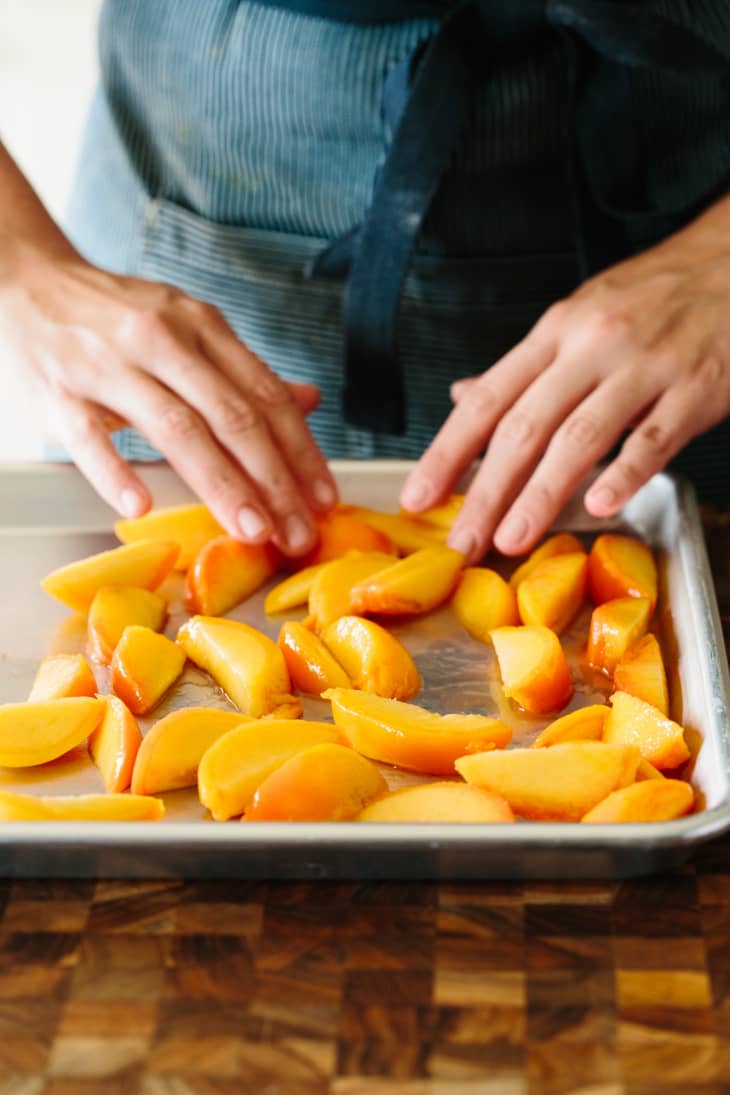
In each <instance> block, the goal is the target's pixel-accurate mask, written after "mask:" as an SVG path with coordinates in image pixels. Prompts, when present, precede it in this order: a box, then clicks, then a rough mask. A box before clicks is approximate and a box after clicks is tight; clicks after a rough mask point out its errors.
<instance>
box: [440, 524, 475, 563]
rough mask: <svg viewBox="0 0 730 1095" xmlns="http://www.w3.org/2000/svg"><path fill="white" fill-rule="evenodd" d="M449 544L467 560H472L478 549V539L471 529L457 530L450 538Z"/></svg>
mask: <svg viewBox="0 0 730 1095" xmlns="http://www.w3.org/2000/svg"><path fill="white" fill-rule="evenodd" d="M447 543H448V545H449V547H450V548H453V549H454V551H460V552H461V554H462V555H463V556H464V558H466V559H471V557H472V556H473V555H474V553H475V552H476V549H477V538H476V536H475V534H474V533H473V532H472V530H471V529H468V528H460V529H455V530H454V531H453V532H452V533H451V535H450V536H449V538H448V540H447Z"/></svg>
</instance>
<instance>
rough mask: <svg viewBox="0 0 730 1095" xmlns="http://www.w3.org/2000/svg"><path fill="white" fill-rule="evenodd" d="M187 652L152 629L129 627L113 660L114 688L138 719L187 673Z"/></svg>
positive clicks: (112, 676) (119, 643)
mask: <svg viewBox="0 0 730 1095" xmlns="http://www.w3.org/2000/svg"><path fill="white" fill-rule="evenodd" d="M184 665H185V652H184V651H183V650H182V649H181V647H179V646H178V645H177V643H174V642H173V641H172V639H167V638H165V636H164V635H158V634H157V633H156V632H154V631H152V630H151V629H150V628H149V627H138V626H137V625H134V624H133V625H132V626H131V627H126V628H125V629H124V633H123V634H122V637H121V639H120V640H119V642H118V644H117V648H116V650H115V651H114V657H113V658H112V665H111V684H112V689H113V691H114V693H115V694H116V695H117V696H119V698H120V699H121V700H124V702H125V703H126V705H127V707H128V708H129V710H130V711H131V712H132V713H133V714H134V715H146V714H147V712H148V711H151V710H152V708H153V707H156V705H157V704H158V703H159V702H160V700H161V699H162V697H163V696H164V694H165V692H167V690H168V688H170V687H171V686H172V685H173V684H174V683H175V681H176V680H177V678H178V677H179V676H180V674H181V673H182V671H183V666H184Z"/></svg>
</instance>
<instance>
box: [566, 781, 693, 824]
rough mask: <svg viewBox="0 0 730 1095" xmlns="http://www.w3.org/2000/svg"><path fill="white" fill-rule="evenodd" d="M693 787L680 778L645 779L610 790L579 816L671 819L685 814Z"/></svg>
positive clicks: (600, 821)
mask: <svg viewBox="0 0 730 1095" xmlns="http://www.w3.org/2000/svg"><path fill="white" fill-rule="evenodd" d="M694 800H695V796H694V791H693V790H692V788H691V787H690V785H689V783H685V782H684V780H682V779H662V780H657V779H649V780H645V781H644V782H643V783H632V784H631V786H630V787H622V788H621V790H619V791H612V792H611V794H610V795H607V796H606V798H604V800H603V802H599V803H598V805H596V806H594V807H593V809H592V810H589V811H588V813H587V814H586V815H585V817H584V818H583V821H585V822H588V823H589V824H591V823H593V824H598V825H602V824H605V823H606V822H615V821H624V822H636V821H638V822H641V821H672V820H673V819H674V818H676V817H683V816H684V815H685V814H688V813H689V812H690V810H691V809H692V807H693V805H694Z"/></svg>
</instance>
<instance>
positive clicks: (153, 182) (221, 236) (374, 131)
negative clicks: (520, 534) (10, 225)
mask: <svg viewBox="0 0 730 1095" xmlns="http://www.w3.org/2000/svg"><path fill="white" fill-rule="evenodd" d="M299 6H301V5H299ZM492 6H493V7H494V8H495V9H499V8H500V5H499V4H498V3H495V4H493V5H492ZM559 6H560V5H557V7H559ZM677 6H678V5H677V4H676V3H675V4H663V5H661V7H662V10H663V9H668V8H673V7H677ZM503 7H504V8H507V7H509V8H514V7H515V5H514V4H513V3H512V4H506V5H503ZM604 7H605V5H604ZM697 7H698V9H699V8H703V9H704V8H705V7H707V9H708V10H709V9H710V8H712V9H713V15H712V19H709V18H708V23H707V28H706V29H707V31H708V38H709V37H711V38H712V40H713V41H714V42H716V43H718V42H719V44H720V46H721V47H722V48H724V49H726V52H727V54H728V55H730V14H729V15H728V16H724V17H723V16H722V15H721V14H718V10H717V9H718V5H717V4H714V5H711V4H709V2H708V3H707V4H706V5H701V4H698V5H697ZM682 10H684V5H682ZM713 20H714V22H713ZM441 26H442V23H441V22H440V21H439V20H437V19H435V18H415V19H406V20H399V21H398V22H392V23H379V24H376V25H368V24H359V23H350V22H339V21H336V20H334V19H328V18H323V17H321V16H317V15H311V14H305V13H302V12H300V11H291V10H285V6H284V5H282V6H279V5H273V4H267V3H247V2H236V0H206V2H200V0H156V3H155V4H154V5H152V4H148V3H145V2H144V0H106V2H105V4H104V7H103V10H102V15H101V21H100V58H101V73H102V78H101V83H100V87H99V89H98V92H97V95H96V98H95V101H94V104H93V107H92V111H91V115H90V118H89V123H88V126H87V132H86V137H85V142H84V146H83V150H82V155H81V161H80V166H79V172H78V176H77V183H76V187H75V191H74V196H73V201H72V205H71V209H70V215H69V221H68V228H69V233H70V235H71V237H72V239H73V240H74V242H75V244H76V245H77V246H78V247H79V249H80V250H81V251H82V252H83V253H84V254H85V255H86V256H87V257H88V258H89V259H90V260H91V261H92V262H94V263H96V264H98V265H100V266H103V267H105V268H107V269H110V270H113V271H117V272H120V273H127V274H134V275H137V276H141V277H146V278H150V279H153V280H161V281H166V282H169V283H172V284H175V285H177V286H179V287H180V288H182V289H184V290H185V291H187V292H189V293H191V294H192V295H194V296H197V297H199V298H201V299H204V300H209V301H211V302H212V303H214V304H215V305H216V306H217V307H219V308H220V309H221V311H222V312H223V313H224V315H225V316H226V318H227V319H228V321H229V323H230V324H231V325H232V327H233V328H234V329H235V331H236V332H237V334H238V335H239V337H240V338H242V339H243V340H244V341H245V342H246V343H247V344H248V345H249V346H250V347H251V348H252V349H253V350H254V351H255V352H256V353H257V354H259V356H261V357H262V358H263V359H264V360H265V361H267V363H268V364H269V365H270V366H271V367H272V368H273V369H274V370H275V371H277V372H278V373H279V374H280V375H282V376H283V377H285V378H287V379H293V380H303V381H313V382H315V383H317V384H319V385H320V386H321V388H322V395H323V398H322V403H321V406H320V408H319V409H318V410H317V411H316V412H315V413H314V414H313V415H311V416H310V419H309V421H310V425H311V428H312V432H313V433H314V436H315V437H316V439H317V441H318V443H319V444H320V445H321V447H322V449H323V451H324V452H325V454H326V455H327V456H329V457H342V456H345V457H365V458H366V457H381V456H383V457H385V456H389V457H417V456H419V455H420V454H421V452H422V451H423V449H424V447H425V446H426V445H427V444H428V442H429V441H430V440H431V438H432V437H433V435H434V434H435V432H436V431H437V430H438V428H439V426H440V425H441V424H442V422H443V419H444V418H445V416H446V414H447V413H448V410H449V407H450V400H449V386H450V384H451V382H452V381H453V380H455V379H458V378H459V377H461V376H465V375H471V374H474V373H479V372H482V371H483V370H484V369H485V368H486V367H488V366H489V365H490V364H491V363H492V362H494V361H495V360H497V359H498V358H499V357H501V356H502V354H504V353H505V352H506V351H507V350H508V349H510V348H511V346H513V345H514V343H515V342H517V341H518V340H519V339H520V338H522V337H524V335H525V334H526V333H527V331H528V330H529V329H530V327H531V326H532V324H533V323H534V322H535V321H536V320H537V319H538V318H539V316H540V315H541V314H542V312H543V311H544V310H545V309H546V308H547V307H548V306H549V305H550V304H551V303H553V302H554V301H555V300H557V299H560V298H561V297H563V296H566V295H567V294H568V293H570V292H571V290H572V289H573V288H575V286H576V285H577V284H579V282H580V281H581V279H582V277H583V276H585V273H586V272H587V271H586V269H585V256H584V255H582V254H581V248H580V240H579V235H580V233H577V232H576V208H575V193H576V182H575V167H576V165H575V163H574V162H573V160H572V158H571V155H570V149H567V148H566V117H567V119H568V122H569V124H570V125H571V126H572V125H573V123H574V122H575V123H576V124H575V129H576V132H578V131H582V132H584V133H585V134H586V135H587V141H585V142H584V144H585V143H587V144H588V146H589V151H591V147H590V146H591V141H592V153H591V155H586V156H583V157H582V158H581V161H580V163H579V168H580V170H581V172H582V174H583V176H584V184H585V185H584V186H583V190H584V191H585V190H588V191H589V192H590V198H591V201H592V203H593V206H595V208H596V209H599V210H600V211H601V212H602V213H603V214H605V216H607V217H608V216H611V215H614V214H616V210H618V214H616V215H619V216H620V223H621V233H620V234H618V233H617V232H616V231H613V232H609V233H607V234H605V238H609V239H612V240H614V239H616V238H619V239H620V246H621V252H622V253H623V254H630V253H631V252H632V251H634V250H639V249H641V248H642V247H645V246H648V245H650V244H651V243H653V242H655V241H656V240H658V239H660V238H662V236H663V235H665V234H666V232H667V231H668V230H671V229H672V228H673V227H676V226H678V225H679V224H681V223H682V222H686V221H687V220H688V219H691V215H694V213H695V212H696V210H697V208H699V207H701V206H702V205H703V204H707V201H708V200H709V199H710V196H711V195H713V194H714V193H715V192H716V191H717V190H718V189H719V188H721V187H722V186H723V185H724V182H725V180H726V178H727V177H728V176H730V141H729V140H728V132H727V130H728V121H727V119H728V118H730V97H729V96H728V93H727V81H723V80H722V79H719V78H718V77H717V76H716V75H715V74H710V75H709V76H707V77H705V76H704V75H703V74H700V75H696V74H695V76H694V77H693V80H692V81H691V82H688V81H687V79H686V77H683V76H682V75H681V74H680V75H678V76H677V75H672V74H670V75H668V76H666V78H665V80H664V83H662V81H661V80H659V81H658V80H657V79H656V78H655V74H654V73H650V74H649V75H648V76H647V75H645V74H644V73H643V72H639V73H638V74H637V73H636V72H635V71H634V70H633V69H632V68H631V67H630V66H629V67H628V68H627V66H626V64H625V63H622V64H618V63H617V62H616V61H615V60H614V59H612V58H609V59H608V60H605V59H601V58H600V55H599V54H597V55H596V56H597V57H598V60H596V59H595V58H594V59H593V60H592V62H591V66H590V67H589V68H588V69H587V68H586V66H585V64H584V63H583V62H581V64H580V65H579V67H578V69H577V71H576V72H574V73H573V76H574V79H573V82H572V84H571V86H570V88H569V95H570V94H578V95H579V96H580V97H581V98H580V102H578V103H576V102H573V101H568V102H567V108H568V113H567V115H566V93H565V67H566V60H565V59H566V53H565V34H564V33H558V32H556V28H555V26H552V25H550V24H549V23H548V22H547V21H546V19H545V5H544V4H539V3H525V4H524V5H519V8H518V12H517V14H515V13H514V12H511V15H510V18H509V19H508V20H507V22H506V23H505V25H504V26H502V27H501V28H500V38H499V49H498V50H497V49H493V50H492V51H491V54H490V57H489V64H488V65H486V64H485V65H484V66H482V68H483V70H484V71H481V70H480V71H479V75H478V78H477V79H476V81H475V86H474V88H473V89H472V96H471V103H470V110H469V116H468V120H467V123H466V125H465V127H464V129H463V132H461V133H460V134H459V140H458V142H457V143H456V146H455V147H454V150H453V154H452V155H451V157H450V160H449V164H448V169H447V171H446V172H445V173H444V175H443V178H442V179H441V180H440V185H439V188H438V191H437V193H436V195H435V197H434V198H433V200H432V201H431V202H430V203H429V205H428V208H427V211H426V212H427V215H426V217H425V219H424V220H423V223H422V224H420V225H419V233H418V248H417V250H416V253H415V255H414V256H413V257H412V259H411V261H410V262H409V265H408V270H407V273H406V274H405V277H404V280H403V284H402V291H401V294H400V305H399V309H398V325H397V340H398V369H399V370H400V373H401V374H402V383H403V388H404V394H405V411H404V414H405V419H404V424H403V425H404V428H403V431H402V433H400V434H398V433H395V432H381V431H380V430H379V429H377V428H370V429H365V428H362V426H360V425H358V424H352V423H351V422H348V421H347V420H346V419H345V416H344V414H343V409H342V390H343V386H344V370H343V342H344V341H345V338H346V332H345V331H344V329H343V319H342V317H343V308H344V305H345V298H346V287H345V281H346V276H347V265H348V264H347V261H346V262H345V263H344V267H343V268H342V269H340V268H338V264H337V261H335V262H334V263H330V264H329V267H328V265H327V263H326V262H325V263H323V262H322V261H321V260H322V255H323V254H325V255H326V254H327V252H328V249H329V250H330V252H332V245H333V241H334V242H335V244H336V243H337V241H345V242H347V241H348V239H352V238H353V234H356V233H357V232H358V231H360V230H361V226H363V224H367V218H368V212H369V210H370V209H371V207H372V205H373V196H374V195H376V196H377V193H378V185H379V180H382V178H383V174H384V165H385V167H386V171H387V163H388V156H389V153H391V150H392V147H393V140H394V133H395V132H396V129H397V126H398V124H399V120H400V118H399V113H398V112H399V110H402V103H403V101H407V98H408V83H409V80H411V79H412V78H413V73H414V72H417V62H418V61H419V58H422V57H423V56H424V51H425V50H426V49H427V47H428V44H429V42H431V41H432V40H433V39H434V37H435V36H436V35H437V34H438V33H439V28H440V27H441ZM588 77H589V78H588ZM399 84H400V85H401V86H402V87H405V92H404V93H402V94H401V96H400V106H399V105H398V103H399V97H398V88H399ZM402 87H401V90H402ZM586 87H587V89H588V93H586ZM596 89H597V90H598V91H600V92H601V93H602V95H603V99H602V100H601V101H603V100H605V97H606V96H609V97H610V96H611V95H612V96H613V99H614V107H616V108H619V107H620V108H621V109H623V110H624V111H627V110H628V109H629V107H628V106H627V102H628V103H629V104H630V107H631V109H632V110H634V112H635V113H637V116H638V117H639V121H640V123H641V124H640V126H639V127H638V128H639V129H640V131H641V132H640V136H641V140H642V144H641V157H640V158H639V159H640V161H641V167H642V171H641V174H640V176H637V174H636V167H637V163H638V162H639V160H637V147H638V146H637V140H638V138H637V137H636V132H635V130H636V128H637V127H634V129H633V130H628V129H627V128H626V127H625V126H624V125H623V124H619V125H618V126H617V114H616V109H611V110H605V109H604V110H603V113H601V112H600V111H598V112H597V113H596V112H595V111H594V115H593V116H591V117H590V118H589V121H591V122H595V123H596V124H595V125H593V124H586V117H585V113H586V110H587V109H588V107H590V103H591V94H590V93H592V92H594V93H595V92H596ZM667 102H670V103H671V106H672V109H673V120H674V121H676V120H677V119H678V120H679V122H681V126H680V130H681V132H680V136H681V138H682V140H681V141H679V144H678V141H677V132H676V131H675V130H676V127H675V128H672V125H669V124H668V122H667V120H666V105H667ZM393 103H395V104H396V105H395V106H393V105H392V104H393ZM586 104H587V106H586ZM581 111H583V114H581ZM655 116H656V117H655ZM656 118H658V119H659V121H658V122H657V121H656ZM698 119H699V121H698ZM720 119H724V120H723V121H722V122H721V121H720ZM622 121H623V119H621V118H619V122H622ZM700 122H701V124H700ZM601 126H602V127H603V129H601ZM596 129H597V132H596ZM568 137H569V138H570V140H571V141H573V140H574V134H573V132H572V130H571V132H570V133H568ZM617 150H618V151H622V152H624V156H623V159H622V157H621V155H618V154H617ZM680 154H681V155H682V156H686V157H687V159H686V161H683V162H686V165H687V166H686V169H685V170H684V171H682V170H678V163H677V157H678V155H680ZM678 180H680V181H679V182H678ZM678 190H679V192H678ZM667 211H668V213H669V216H667ZM672 217H673V218H674V219H672ZM596 235H597V237H599V236H600V234H599V233H597V234H596ZM336 251H337V247H336V246H335V248H334V252H335V257H336ZM616 257H619V256H616ZM348 261H350V262H351V259H350V260H348ZM313 271H314V273H313ZM373 376H375V368H373ZM360 383H361V384H364V385H365V386H366V385H367V375H365V377H364V379H363V378H362V377H361V379H360ZM376 403H377V401H376ZM376 410H377V406H376ZM375 425H376V427H377V423H376V424H375ZM117 440H118V445H119V448H120V450H121V451H122V453H123V455H125V456H127V457H129V458H138V459H151V458H158V457H159V454H158V453H156V452H155V451H154V450H153V449H151V448H150V446H148V445H147V444H146V442H144V441H143V439H142V438H140V437H139V435H137V434H136V433H135V432H134V431H120V433H119V434H118V435H117ZM729 452H730V431H729V430H728V429H727V428H726V427H720V428H718V429H717V430H715V431H711V433H710V434H707V435H705V437H703V438H702V439H699V440H698V441H697V442H695V443H693V445H691V446H689V447H688V449H687V450H685V453H684V454H683V457H682V460H681V461H680V464H681V465H682V467H683V468H684V469H688V470H689V471H690V473H691V474H692V476H693V478H694V479H695V482H696V484H697V485H698V487H699V488H700V491H701V493H702V494H703V495H704V496H705V497H708V498H712V497H717V498H721V497H727V493H728V487H727V478H728V477H727V474H726V465H727V458H728V453H729Z"/></svg>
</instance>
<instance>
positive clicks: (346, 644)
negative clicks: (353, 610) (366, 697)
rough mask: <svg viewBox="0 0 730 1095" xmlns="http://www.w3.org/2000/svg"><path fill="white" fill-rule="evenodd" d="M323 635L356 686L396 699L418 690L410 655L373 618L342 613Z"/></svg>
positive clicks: (413, 694) (418, 675)
mask: <svg viewBox="0 0 730 1095" xmlns="http://www.w3.org/2000/svg"><path fill="white" fill-rule="evenodd" d="M322 638H323V639H324V642H325V645H326V646H327V647H328V648H329V650H330V651H331V652H332V654H333V655H334V657H335V658H336V659H337V661H338V662H339V663H340V665H341V666H342V668H343V669H344V671H345V673H346V674H347V675H348V677H349V678H350V680H351V681H352V683H353V685H354V686H355V688H361V689H362V690H363V691H364V692H374V693H375V694H376V695H378V696H385V697H387V698H389V699H396V700H408V699H410V698H411V696H415V695H416V693H417V692H418V691H419V689H420V687H421V674H420V673H419V672H418V670H417V668H416V665H415V662H414V661H413V658H412V657H411V656H410V654H409V653H408V651H407V650H406V648H405V647H404V646H403V644H402V643H401V642H399V641H398V639H396V637H395V635H391V633H390V632H389V631H386V630H385V628H384V627H381V626H380V624H376V623H375V622H374V621H373V620H365V619H362V617H360V616H341V617H340V618H339V620H335V621H334V623H331V624H330V625H329V627H328V628H327V629H326V630H325V632H324V635H323V636H322Z"/></svg>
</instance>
